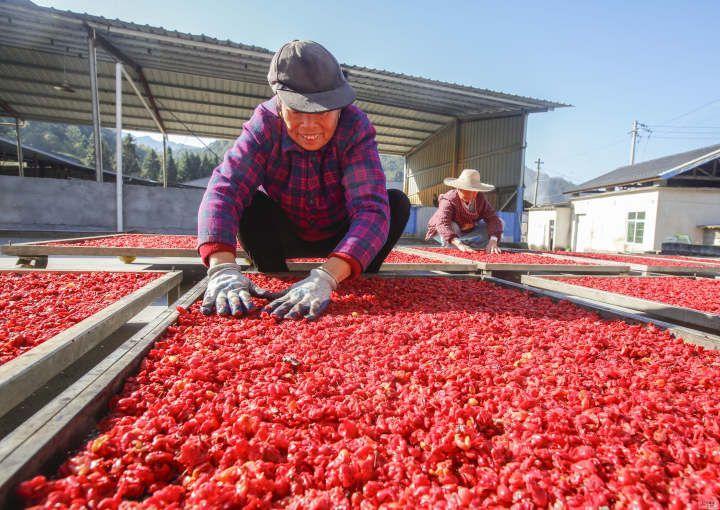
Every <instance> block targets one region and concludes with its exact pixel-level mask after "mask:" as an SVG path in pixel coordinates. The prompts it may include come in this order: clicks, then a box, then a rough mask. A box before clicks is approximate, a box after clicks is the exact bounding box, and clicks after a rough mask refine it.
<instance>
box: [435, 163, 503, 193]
mask: <svg viewBox="0 0 720 510" xmlns="http://www.w3.org/2000/svg"><path fill="white" fill-rule="evenodd" d="M443 183H445V185H447V186H450V187H451V188H459V189H465V190H468V191H492V190H494V189H495V186H493V185H492V184H485V183H484V182H480V172H478V171H477V170H473V169H472V168H466V169H465V170H463V171H462V173H461V174H460V177H458V178H457V179H454V178H452V177H448V178H446V179H445V180H443Z"/></svg>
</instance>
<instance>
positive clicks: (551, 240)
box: [546, 220, 555, 251]
mask: <svg viewBox="0 0 720 510" xmlns="http://www.w3.org/2000/svg"><path fill="white" fill-rule="evenodd" d="M546 245H547V247H548V249H549V250H550V251H553V250H554V249H555V220H550V222H549V223H548V239H547V243H546Z"/></svg>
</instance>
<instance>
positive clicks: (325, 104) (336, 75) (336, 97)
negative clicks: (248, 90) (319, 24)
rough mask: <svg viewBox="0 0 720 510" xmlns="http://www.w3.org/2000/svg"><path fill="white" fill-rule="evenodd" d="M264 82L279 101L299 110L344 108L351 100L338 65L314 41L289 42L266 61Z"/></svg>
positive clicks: (348, 89)
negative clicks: (268, 68) (266, 78)
mask: <svg viewBox="0 0 720 510" xmlns="http://www.w3.org/2000/svg"><path fill="white" fill-rule="evenodd" d="M268 83H270V87H272V89H273V91H275V93H276V94H277V95H278V96H279V97H280V99H281V100H282V102H283V103H284V104H285V105H286V106H288V107H290V108H292V109H293V110H297V111H300V112H307V113H319V112H326V111H328V110H336V109H339V108H344V107H346V106H347V105H349V104H350V103H352V102H353V101H354V100H355V91H354V90H353V88H352V87H351V86H350V84H349V83H348V81H347V80H346V79H345V75H344V74H343V72H342V69H341V68H340V64H338V61H337V60H335V57H333V55H332V53H330V52H329V51H328V50H327V49H325V47H324V46H322V45H321V44H318V43H316V42H315V41H298V40H295V41H291V42H289V43H286V44H284V45H283V47H282V48H280V49H279V50H278V51H277V53H275V55H274V56H273V58H272V61H271V62H270V71H269V72H268Z"/></svg>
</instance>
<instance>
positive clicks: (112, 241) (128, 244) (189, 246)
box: [43, 234, 240, 250]
mask: <svg viewBox="0 0 720 510" xmlns="http://www.w3.org/2000/svg"><path fill="white" fill-rule="evenodd" d="M43 244H46V245H51V246H90V247H96V248H158V249H169V248H176V249H184V250H194V249H195V248H197V237H195V236H184V235H162V234H123V235H119V236H110V237H99V238H97V239H83V240H77V241H62V240H61V241H52V242H49V243H43ZM239 246H240V245H239V243H238V247H239Z"/></svg>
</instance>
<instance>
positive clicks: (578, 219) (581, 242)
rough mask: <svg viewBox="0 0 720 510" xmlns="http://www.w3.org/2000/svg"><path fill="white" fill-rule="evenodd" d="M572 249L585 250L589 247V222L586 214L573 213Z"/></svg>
mask: <svg viewBox="0 0 720 510" xmlns="http://www.w3.org/2000/svg"><path fill="white" fill-rule="evenodd" d="M573 234H574V235H573V239H574V241H575V242H574V243H573V251H587V249H588V248H590V222H588V219H587V215H585V214H576V215H575V232H574V233H573Z"/></svg>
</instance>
